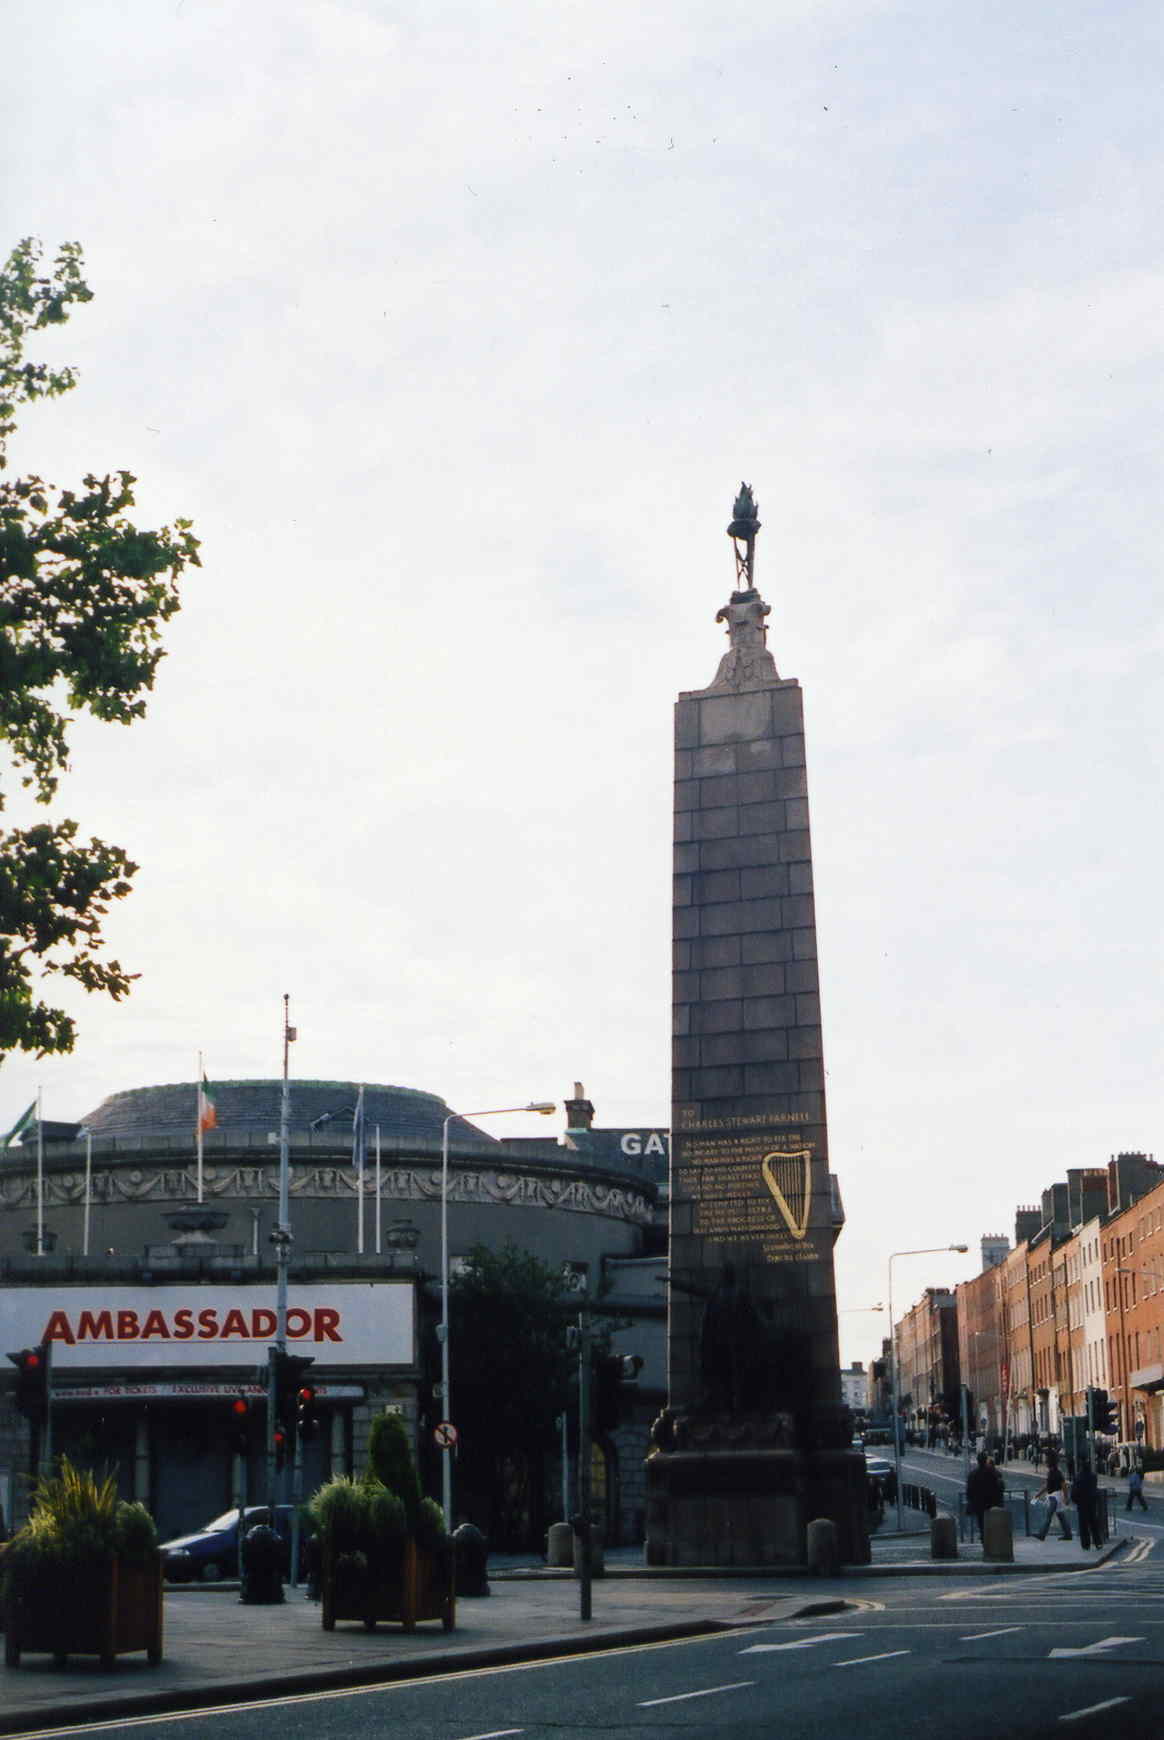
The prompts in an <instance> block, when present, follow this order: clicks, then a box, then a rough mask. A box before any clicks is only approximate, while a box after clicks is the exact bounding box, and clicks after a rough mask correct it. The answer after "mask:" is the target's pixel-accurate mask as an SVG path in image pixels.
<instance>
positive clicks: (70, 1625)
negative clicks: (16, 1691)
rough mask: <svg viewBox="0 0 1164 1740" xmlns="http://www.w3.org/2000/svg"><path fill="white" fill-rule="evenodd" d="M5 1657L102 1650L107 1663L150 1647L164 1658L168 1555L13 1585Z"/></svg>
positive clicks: (10, 1660) (12, 1660) (8, 1660)
mask: <svg viewBox="0 0 1164 1740" xmlns="http://www.w3.org/2000/svg"><path fill="white" fill-rule="evenodd" d="M4 1617H5V1633H4V1661H5V1665H6V1666H7V1667H19V1665H20V1657H21V1654H22V1653H23V1652H24V1651H26V1650H27V1651H35V1652H37V1653H38V1654H48V1655H51V1656H53V1657H54V1659H55V1660H56V1661H58V1662H63V1661H65V1660H66V1659H67V1658H68V1657H69V1656H70V1655H96V1656H100V1658H101V1666H102V1667H103V1668H111V1667H112V1666H113V1661H114V1657H115V1656H119V1655H130V1654H132V1653H133V1652H134V1651H135V1650H139V1649H144V1650H145V1652H146V1654H147V1656H148V1657H149V1659H150V1661H151V1662H153V1663H156V1662H160V1661H161V1659H162V1561H161V1555H160V1554H158V1555H157V1556H156V1557H155V1560H154V1562H153V1564H151V1565H145V1566H139V1565H124V1564H121V1563H120V1562H119V1561H118V1560H117V1559H113V1560H111V1561H110V1563H109V1564H108V1565H106V1566H99V1567H93V1568H92V1569H84V1570H78V1571H76V1572H74V1573H73V1574H71V1575H70V1577H69V1578H68V1581H67V1582H66V1581H64V1580H62V1579H60V1578H58V1577H57V1576H55V1575H54V1576H52V1577H48V1578H41V1579H38V1580H37V1581H36V1582H35V1583H30V1584H29V1585H28V1586H25V1587H21V1586H19V1585H18V1586H17V1587H15V1588H14V1589H13V1590H12V1593H11V1595H10V1597H9V1600H8V1605H7V1608H6V1611H5V1616H4Z"/></svg>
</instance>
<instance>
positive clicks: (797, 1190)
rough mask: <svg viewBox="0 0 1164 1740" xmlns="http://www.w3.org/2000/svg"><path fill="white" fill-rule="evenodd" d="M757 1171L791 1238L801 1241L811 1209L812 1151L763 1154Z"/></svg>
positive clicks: (805, 1149) (800, 1149) (806, 1228)
mask: <svg viewBox="0 0 1164 1740" xmlns="http://www.w3.org/2000/svg"><path fill="white" fill-rule="evenodd" d="M760 1171H761V1172H762V1173H763V1175H764V1183H765V1184H766V1185H767V1186H768V1189H769V1190H770V1191H771V1193H772V1200H773V1202H774V1203H775V1204H776V1207H777V1208H778V1209H779V1210H780V1213H781V1215H782V1216H783V1219H784V1224H785V1226H786V1227H787V1228H788V1230H789V1232H790V1233H791V1234H792V1236H793V1238H794V1239H802V1238H803V1237H804V1235H805V1233H806V1232H807V1231H808V1215H809V1210H810V1209H811V1207H812V1149H811V1148H795V1149H792V1150H790V1151H789V1152H787V1153H781V1152H777V1153H773V1154H765V1156H764V1158H763V1160H762V1161H761V1162H760Z"/></svg>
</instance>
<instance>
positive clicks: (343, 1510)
mask: <svg viewBox="0 0 1164 1740" xmlns="http://www.w3.org/2000/svg"><path fill="white" fill-rule="evenodd" d="M307 1514H308V1516H309V1517H310V1518H311V1521H312V1523H313V1524H314V1526H315V1528H316V1529H318V1531H319V1534H320V1536H321V1537H322V1539H323V1540H324V1541H325V1542H327V1544H328V1545H329V1546H330V1547H331V1549H332V1551H333V1552H335V1553H337V1554H339V1553H345V1552H353V1551H356V1550H358V1548H359V1546H360V1543H361V1542H362V1541H363V1539H364V1537H365V1534H366V1533H367V1526H368V1504H367V1495H366V1493H365V1491H364V1486H363V1483H362V1482H361V1481H358V1480H353V1479H352V1477H351V1475H350V1474H335V1475H333V1476H332V1478H331V1479H330V1480H327V1481H325V1482H324V1484H323V1485H322V1486H321V1487H320V1488H319V1491H318V1492H317V1493H315V1495H314V1497H313V1498H311V1499H310V1500H309V1502H308V1505H307Z"/></svg>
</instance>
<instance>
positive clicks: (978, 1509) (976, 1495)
mask: <svg viewBox="0 0 1164 1740" xmlns="http://www.w3.org/2000/svg"><path fill="white" fill-rule="evenodd" d="M1005 1496H1006V1495H1005V1492H1004V1490H1003V1485H1002V1476H1001V1474H1000V1473H999V1472H998V1469H997V1468H996V1467H995V1466H994V1463H993V1462H992V1461H991V1460H990V1458H989V1456H988V1455H987V1454H986V1452H985V1450H980V1451H979V1452H978V1464H977V1466H976V1467H975V1468H972V1469H971V1470H970V1473H969V1476H968V1477H967V1480H966V1509H967V1510H968V1511H969V1513H970V1515H971V1516H972V1517H973V1518H974V1521H975V1522H976V1523H977V1524H978V1539H979V1540H980V1541H984V1540H985V1539H986V1536H985V1534H984V1532H983V1528H982V1519H983V1517H984V1516H985V1515H986V1513H987V1511H988V1510H990V1509H991V1508H992V1506H994V1505H996V1504H1001V1503H1002V1501H1003V1499H1004V1497H1005Z"/></svg>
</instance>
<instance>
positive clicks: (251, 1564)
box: [239, 1523, 283, 1607]
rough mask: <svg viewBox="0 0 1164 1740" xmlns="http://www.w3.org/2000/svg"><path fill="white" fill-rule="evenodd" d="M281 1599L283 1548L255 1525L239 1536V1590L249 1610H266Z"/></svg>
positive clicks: (272, 1535) (274, 1536)
mask: <svg viewBox="0 0 1164 1740" xmlns="http://www.w3.org/2000/svg"><path fill="white" fill-rule="evenodd" d="M282 1599H283V1546H282V1542H281V1541H280V1540H279V1537H278V1535H277V1534H276V1533H275V1531H274V1529H269V1528H268V1527H267V1526H266V1524H265V1523H257V1524H256V1525H255V1527H254V1528H253V1529H248V1530H247V1532H246V1534H245V1535H244V1536H243V1549H242V1588H241V1591H240V1593H239V1600H240V1601H243V1602H245V1603H246V1604H247V1606H249V1607H270V1606H274V1605H275V1604H276V1603H277V1602H279V1601H282Z"/></svg>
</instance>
